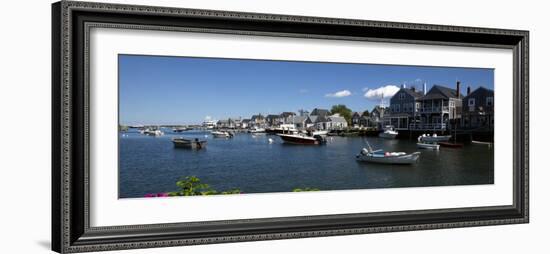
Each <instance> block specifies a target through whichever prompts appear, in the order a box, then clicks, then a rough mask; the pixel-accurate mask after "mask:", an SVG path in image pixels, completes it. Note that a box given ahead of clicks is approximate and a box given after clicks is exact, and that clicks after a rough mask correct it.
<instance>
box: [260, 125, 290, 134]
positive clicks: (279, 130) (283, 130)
mask: <svg viewBox="0 0 550 254" xmlns="http://www.w3.org/2000/svg"><path fill="white" fill-rule="evenodd" d="M265 132H266V133H267V134H295V133H298V130H297V129H296V127H294V124H281V125H280V126H279V127H274V128H268V129H266V130H265Z"/></svg>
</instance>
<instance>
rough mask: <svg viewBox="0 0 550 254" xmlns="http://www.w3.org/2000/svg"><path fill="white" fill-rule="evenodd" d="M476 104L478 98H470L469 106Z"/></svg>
mask: <svg viewBox="0 0 550 254" xmlns="http://www.w3.org/2000/svg"><path fill="white" fill-rule="evenodd" d="M475 105H476V99H475V98H470V99H468V106H475Z"/></svg>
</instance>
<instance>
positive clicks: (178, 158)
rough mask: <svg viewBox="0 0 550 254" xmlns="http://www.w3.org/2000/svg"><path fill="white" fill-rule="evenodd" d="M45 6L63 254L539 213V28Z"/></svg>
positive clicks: (56, 246)
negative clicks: (533, 88) (532, 89)
mask: <svg viewBox="0 0 550 254" xmlns="http://www.w3.org/2000/svg"><path fill="white" fill-rule="evenodd" d="M52 11H53V12H52V13H53V15H52V17H53V19H52V28H53V29H52V31H53V34H52V45H53V47H52V54H53V63H52V66H53V68H52V95H53V112H52V115H53V119H52V130H53V140H52V144H53V145H52V146H53V154H52V186H53V188H52V248H53V250H55V251H57V252H62V253H69V252H88V251H102V250H117V249H132V248H151V247H166V246H180V245H192V244H207V243H222V242H236V241H257V240H271V239H286V238H299V237H322V236H332V235H345V234H364V233H376V232H393V231H404V230H422V229H437V228H452V227H470V226H485V225H498V224H515V223H527V222H528V219H529V213H528V207H529V206H528V205H529V202H528V201H529V195H528V194H529V185H528V168H529V167H528V166H529V164H528V151H529V144H528V124H529V119H528V102H529V100H528V71H529V64H528V63H529V62H528V55H529V54H528V35H529V33H528V31H518V30H504V29H490V28H475V27H455V26H444V25H427V24H411V23H395V22H382V21H366V20H349V19H331V18H319V17H302V16H285V15H273V14H257V13H238V12H225V11H211V10H196V9H179V8H168V7H152V6H135V5H120V4H104V3H87V2H72V1H61V2H58V3H54V4H53V6H52Z"/></svg>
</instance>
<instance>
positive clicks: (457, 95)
mask: <svg viewBox="0 0 550 254" xmlns="http://www.w3.org/2000/svg"><path fill="white" fill-rule="evenodd" d="M456 97H457V98H460V81H456Z"/></svg>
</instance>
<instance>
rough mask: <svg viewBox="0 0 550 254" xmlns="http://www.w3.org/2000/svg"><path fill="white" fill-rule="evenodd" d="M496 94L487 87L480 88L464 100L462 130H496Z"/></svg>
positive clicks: (468, 94)
mask: <svg viewBox="0 0 550 254" xmlns="http://www.w3.org/2000/svg"><path fill="white" fill-rule="evenodd" d="M494 98H495V92H494V91H493V90H491V89H487V88H485V87H482V86H481V87H479V88H477V89H476V90H474V91H473V92H471V93H470V87H468V92H467V95H466V97H464V99H463V100H462V128H465V129H479V128H494V115H495V114H494V112H495V109H494V105H495V101H494V100H495V99H494Z"/></svg>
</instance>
